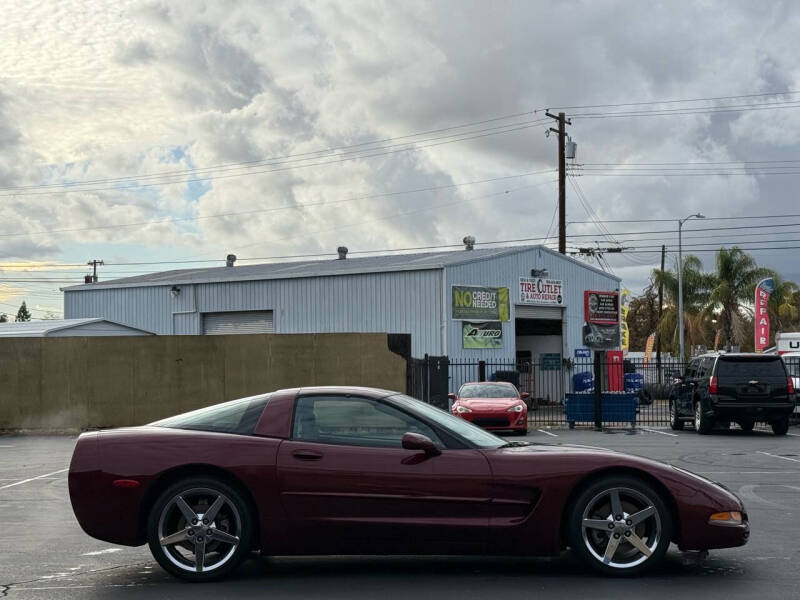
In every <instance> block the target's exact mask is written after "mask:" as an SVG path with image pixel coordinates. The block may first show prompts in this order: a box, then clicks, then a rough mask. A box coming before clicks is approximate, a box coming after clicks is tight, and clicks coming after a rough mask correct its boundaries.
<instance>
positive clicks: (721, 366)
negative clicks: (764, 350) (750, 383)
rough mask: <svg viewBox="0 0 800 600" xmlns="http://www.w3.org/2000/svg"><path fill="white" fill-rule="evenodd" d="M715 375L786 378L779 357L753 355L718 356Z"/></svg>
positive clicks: (728, 377) (722, 376)
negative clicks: (767, 357)
mask: <svg viewBox="0 0 800 600" xmlns="http://www.w3.org/2000/svg"><path fill="white" fill-rule="evenodd" d="M717 377H719V378H720V379H723V378H724V379H737V380H738V379H754V378H758V379H761V378H780V379H784V378H786V371H785V370H784V368H783V363H782V362H781V359H780V358H778V357H777V356H776V357H775V358H774V359H766V358H761V357H760V356H754V357H740V356H731V357H720V359H719V361H717Z"/></svg>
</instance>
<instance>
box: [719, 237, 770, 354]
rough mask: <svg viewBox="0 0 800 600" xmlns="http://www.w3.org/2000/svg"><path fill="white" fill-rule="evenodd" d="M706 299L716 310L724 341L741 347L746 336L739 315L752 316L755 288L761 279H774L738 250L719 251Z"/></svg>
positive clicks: (735, 248)
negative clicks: (711, 284)
mask: <svg viewBox="0 0 800 600" xmlns="http://www.w3.org/2000/svg"><path fill="white" fill-rule="evenodd" d="M713 277H714V283H713V286H712V288H711V294H710V297H709V301H710V304H709V308H711V309H719V320H720V326H721V328H722V331H723V333H724V335H725V341H726V342H727V343H728V344H732V343H736V344H742V343H743V342H744V341H745V339H747V337H748V335H749V331H748V330H749V327H747V322H746V321H745V319H743V318H742V313H743V312H747V313H752V308H750V305H751V304H752V302H753V294H754V293H755V287H756V284H758V281H759V280H760V279H763V278H764V277H773V278H774V277H775V273H774V272H773V271H771V270H770V269H766V268H764V267H759V266H758V265H757V264H756V261H755V260H753V257H752V256H750V255H749V254H747V253H746V252H744V251H743V250H742V249H741V248H738V247H737V246H734V247H732V248H731V249H729V250H728V249H726V248H720V250H719V252H717V262H716V273H714V275H713Z"/></svg>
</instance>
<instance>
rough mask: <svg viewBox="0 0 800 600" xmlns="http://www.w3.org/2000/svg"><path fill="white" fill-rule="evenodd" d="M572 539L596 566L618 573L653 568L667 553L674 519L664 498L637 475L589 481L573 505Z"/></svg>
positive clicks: (586, 559)
mask: <svg viewBox="0 0 800 600" xmlns="http://www.w3.org/2000/svg"><path fill="white" fill-rule="evenodd" d="M570 525H571V531H572V535H571V538H572V539H571V544H572V546H573V549H575V550H576V551H577V552H578V554H579V555H581V556H582V557H583V559H584V560H585V561H586V562H588V563H589V564H590V565H591V566H593V567H595V568H597V569H599V570H601V571H603V572H605V573H614V574H619V575H626V574H634V573H637V572H640V571H642V570H644V569H646V568H649V566H650V563H651V562H653V563H654V562H657V561H658V560H660V558H661V557H662V556H663V554H664V553H665V552H666V549H667V547H668V546H669V543H670V537H671V527H672V524H671V519H670V514H669V511H668V510H667V508H666V506H665V504H664V502H663V500H662V499H661V497H660V496H659V494H658V493H657V492H656V491H655V490H653V489H652V488H651V487H650V486H649V485H647V484H645V483H644V482H642V481H639V480H637V479H635V478H627V477H620V478H614V479H608V480H603V481H600V482H598V483H596V484H595V485H593V486H590V487H589V488H588V489H587V490H585V491H584V492H583V494H581V495H580V497H579V498H578V500H577V502H576V504H575V507H574V509H573V516H572V522H571V523H570Z"/></svg>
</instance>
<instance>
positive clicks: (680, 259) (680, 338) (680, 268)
mask: <svg viewBox="0 0 800 600" xmlns="http://www.w3.org/2000/svg"><path fill="white" fill-rule="evenodd" d="M705 218H706V217H705V215H701V214H700V213H696V214H693V215H689V216H688V217H686V218H684V219H679V220H678V347H679V348H680V353H681V354H680V357H681V361H683V360H684V357H685V356H686V355H685V354H684V353H683V247H682V243H681V229H682V228H683V224H684V223H686V221H688V220H689V219H705Z"/></svg>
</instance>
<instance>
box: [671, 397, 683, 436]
mask: <svg viewBox="0 0 800 600" xmlns="http://www.w3.org/2000/svg"><path fill="white" fill-rule="evenodd" d="M669 426H670V427H671V428H672V429H674V430H675V431H680V430H681V429H683V421H681V420H680V419H679V418H678V411H677V409H676V408H675V403H674V402H670V403H669Z"/></svg>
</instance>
